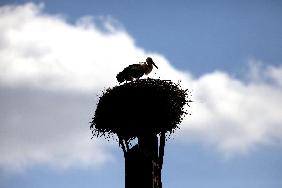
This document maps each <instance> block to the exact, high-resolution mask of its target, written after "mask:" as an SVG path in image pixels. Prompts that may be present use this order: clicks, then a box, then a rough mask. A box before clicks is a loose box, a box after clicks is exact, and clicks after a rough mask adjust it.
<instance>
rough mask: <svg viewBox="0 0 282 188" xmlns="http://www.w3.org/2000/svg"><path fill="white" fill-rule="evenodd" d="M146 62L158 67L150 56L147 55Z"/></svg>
mask: <svg viewBox="0 0 282 188" xmlns="http://www.w3.org/2000/svg"><path fill="white" fill-rule="evenodd" d="M146 62H147V63H148V64H151V65H154V66H155V67H156V68H157V69H158V66H157V65H156V64H155V63H154V61H153V59H152V58H151V57H147V59H146Z"/></svg>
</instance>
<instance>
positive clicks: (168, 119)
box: [91, 79, 190, 188]
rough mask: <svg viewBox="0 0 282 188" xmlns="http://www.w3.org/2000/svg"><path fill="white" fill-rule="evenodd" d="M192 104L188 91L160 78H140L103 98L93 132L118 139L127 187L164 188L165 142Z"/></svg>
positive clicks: (95, 134)
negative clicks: (185, 106) (134, 142)
mask: <svg viewBox="0 0 282 188" xmlns="http://www.w3.org/2000/svg"><path fill="white" fill-rule="evenodd" d="M188 102H190V100H188V94H187V90H182V89H181V88H180V86H179V84H175V83H173V82H171V81H169V80H160V79H137V80H135V81H132V82H128V83H125V84H123V85H119V86H115V87H113V88H109V89H107V90H106V91H105V92H104V93H103V95H102V96H101V97H100V100H99V103H98V105H97V109H96V111H95V115H94V117H93V120H92V122H91V130H92V133H93V136H95V137H101V136H103V137H105V138H107V139H110V138H114V135H117V136H118V140H117V142H118V143H119V145H120V147H121V148H122V150H123V152H124V157H125V187H126V188H161V187H162V182H161V170H162V165H163V157H164V147H165V141H166V139H167V138H168V136H169V135H170V134H171V133H173V132H174V130H175V129H177V128H178V124H179V123H180V122H181V121H182V118H183V115H184V114H186V112H185V110H184V105H185V104H188ZM134 139H137V140H138V143H137V144H136V145H133V142H132V140H134Z"/></svg>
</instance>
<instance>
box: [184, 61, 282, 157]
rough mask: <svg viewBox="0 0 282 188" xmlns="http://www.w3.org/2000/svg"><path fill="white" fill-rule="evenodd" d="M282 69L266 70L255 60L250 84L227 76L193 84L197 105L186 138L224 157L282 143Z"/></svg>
mask: <svg viewBox="0 0 282 188" xmlns="http://www.w3.org/2000/svg"><path fill="white" fill-rule="evenodd" d="M281 71H282V67H273V66H268V67H266V68H265V70H263V69H261V66H260V65H259V64H258V65H257V64H255V63H254V60H252V66H251V70H250V71H249V73H250V75H252V74H253V73H254V72H256V74H255V76H254V77H253V78H252V79H250V80H248V81H247V82H243V81H240V80H238V79H236V78H233V77H231V76H229V75H228V74H226V73H224V72H213V73H209V74H206V75H204V76H202V77H200V78H199V79H197V80H193V81H192V82H191V84H192V85H193V90H194V93H193V94H194V95H195V102H194V103H193V104H192V109H191V111H192V114H193V115H192V116H190V117H189V118H186V119H185V123H184V126H183V129H184V130H185V131H184V133H183V134H184V136H187V139H189V137H190V138H191V140H197V141H202V142H204V143H208V144H212V145H215V146H216V147H217V148H218V149H219V150H220V151H222V152H223V153H224V154H225V155H230V154H234V153H238V152H239V153H247V152H249V151H250V150H251V149H253V148H254V147H255V146H257V145H260V144H274V143H281V141H282V109H281V101H282V87H281V85H278V84H277V83H281V76H280V75H279V74H277V73H278V72H281Z"/></svg>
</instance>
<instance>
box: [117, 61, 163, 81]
mask: <svg viewBox="0 0 282 188" xmlns="http://www.w3.org/2000/svg"><path fill="white" fill-rule="evenodd" d="M153 65H154V66H155V67H156V68H158V67H157V65H156V64H155V63H154V61H153V59H152V58H150V57H148V58H147V59H146V62H141V63H139V64H133V65H129V66H128V67H126V68H124V69H123V71H121V72H120V73H118V74H117V76H116V78H117V80H118V82H119V83H122V82H124V81H132V80H133V79H134V78H136V79H139V78H140V77H142V76H143V75H144V74H146V75H148V74H149V73H150V72H151V71H152V69H153Z"/></svg>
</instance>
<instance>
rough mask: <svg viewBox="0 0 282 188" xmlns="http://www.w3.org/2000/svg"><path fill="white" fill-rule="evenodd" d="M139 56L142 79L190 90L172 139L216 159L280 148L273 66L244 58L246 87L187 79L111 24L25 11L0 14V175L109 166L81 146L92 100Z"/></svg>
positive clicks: (225, 78) (95, 147) (105, 156)
mask: <svg viewBox="0 0 282 188" xmlns="http://www.w3.org/2000/svg"><path fill="white" fill-rule="evenodd" d="M147 56H151V57H152V58H153V59H154V60H155V62H157V65H158V67H159V69H158V70H157V71H154V72H153V73H151V74H150V76H151V77H154V78H158V77H160V78H162V79H172V80H174V81H178V80H181V81H182V82H181V83H182V85H183V86H184V87H186V88H190V89H192V90H193V91H192V93H193V100H195V102H194V103H193V104H192V107H191V109H189V111H191V112H192V115H191V116H188V117H186V118H185V120H184V122H183V123H182V125H181V128H182V129H181V131H179V135H180V139H181V140H184V141H185V142H187V141H196V142H199V143H204V144H207V145H211V146H215V147H216V148H217V149H218V150H219V151H221V152H223V153H224V154H237V153H246V152H249V151H250V150H251V149H252V148H254V147H255V146H259V145H261V144H273V143H277V142H281V139H282V111H281V108H280V107H279V102H280V101H281V100H282V89H281V87H282V84H281V83H282V78H281V75H282V74H281V72H282V68H281V67H274V66H265V67H264V66H259V64H262V63H258V62H257V60H255V59H253V60H251V61H252V62H253V63H251V65H250V70H249V72H247V75H249V77H248V81H242V80H239V79H236V78H234V77H231V76H230V75H229V74H228V73H225V72H222V71H215V72H211V73H207V74H204V75H202V76H200V77H199V78H194V77H193V76H192V74H190V73H189V72H187V71H180V70H177V69H175V68H174V67H173V66H172V65H171V64H170V62H168V60H167V59H166V58H165V57H164V56H163V55H161V54H158V53H155V52H149V51H146V50H145V49H143V48H141V47H138V46H136V44H135V42H134V39H133V38H132V37H131V36H130V35H129V34H128V33H127V32H126V30H125V29H124V28H123V27H122V26H121V24H119V23H118V22H117V21H115V20H114V19H113V18H111V17H99V18H98V19H97V18H93V17H89V16H86V17H83V18H80V19H79V20H77V22H76V23H75V24H71V23H68V22H67V21H66V20H65V19H64V18H63V16H61V15H49V14H46V13H45V12H44V6H43V5H35V4H32V3H28V4H24V5H18V6H2V7H0V90H1V93H0V102H1V107H0V112H1V113H0V117H1V118H0V124H1V127H0V156H1V158H0V168H5V169H10V168H13V169H16V170H21V169H25V168H27V167H30V166H32V165H36V164H47V165H51V166H54V167H56V168H68V167H73V166H78V167H81V166H84V167H87V166H95V165H99V164H103V163H104V162H106V161H109V160H111V159H112V158H113V156H111V153H110V152H109V150H108V148H107V146H106V145H105V144H103V143H101V141H100V140H94V141H93V140H90V137H91V136H90V131H89V124H88V122H89V121H90V120H91V115H92V113H93V112H94V110H95V104H96V102H97V101H96V96H95V94H97V93H99V92H100V91H101V90H102V89H103V88H105V87H109V86H113V85H115V84H117V82H116V78H115V76H116V74H117V73H118V72H119V71H121V70H122V69H123V68H124V67H125V66H127V65H128V64H132V63H136V62H138V61H141V60H145V58H146V57H147ZM251 61H250V62H251ZM254 62H255V63H254Z"/></svg>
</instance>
